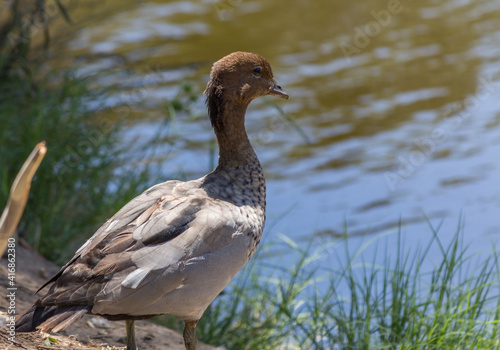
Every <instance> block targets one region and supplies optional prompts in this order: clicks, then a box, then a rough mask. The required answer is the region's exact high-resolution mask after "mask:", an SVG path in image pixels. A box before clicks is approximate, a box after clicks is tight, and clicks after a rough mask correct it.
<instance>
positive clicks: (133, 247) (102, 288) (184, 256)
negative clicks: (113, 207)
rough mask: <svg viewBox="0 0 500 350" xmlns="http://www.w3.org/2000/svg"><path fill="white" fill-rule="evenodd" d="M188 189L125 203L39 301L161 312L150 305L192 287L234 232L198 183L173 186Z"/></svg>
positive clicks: (156, 191) (162, 189)
mask: <svg viewBox="0 0 500 350" xmlns="http://www.w3.org/2000/svg"><path fill="white" fill-rule="evenodd" d="M188 184H189V183H179V182H167V183H164V184H160V185H158V186H155V187H153V188H151V189H150V190H148V191H146V192H144V193H143V194H141V195H140V196H138V197H136V198H135V199H134V200H132V201H131V202H130V203H128V204H127V205H126V206H124V207H123V208H122V209H121V210H120V211H119V212H118V213H117V214H115V215H114V216H113V217H112V218H111V219H110V220H108V222H106V223H105V224H104V225H103V226H102V227H101V228H100V229H99V230H98V231H97V232H96V233H95V234H94V236H93V237H92V238H90V239H89V241H88V242H87V243H86V244H85V245H84V246H83V247H82V248H81V249H80V250H79V251H78V252H77V254H76V255H75V257H74V258H73V259H72V260H71V261H70V262H69V263H68V264H67V265H66V266H65V267H63V268H62V269H61V271H60V273H59V274H58V275H56V276H55V277H54V278H53V279H52V281H53V282H54V284H53V285H52V286H51V288H50V290H49V292H48V293H47V295H46V296H44V297H43V298H41V299H40V301H39V304H40V305H67V306H69V305H93V310H92V312H94V313H99V314H144V313H145V312H148V311H149V310H150V311H151V312H153V311H155V310H156V311H157V312H153V313H152V314H155V313H156V314H159V313H163V312H161V310H158V309H157V308H156V306H155V305H156V304H155V302H156V301H157V300H159V299H160V298H162V297H163V296H164V295H165V294H167V293H169V292H171V291H175V290H176V289H178V288H181V287H182V286H183V285H186V283H190V280H193V276H194V275H193V273H194V272H195V271H200V269H193V264H195V265H196V264H203V266H205V267H208V266H209V265H210V263H211V261H212V263H213V261H214V259H213V257H212V255H213V254H212V253H211V252H213V251H215V250H217V249H224V247H225V246H227V245H229V244H230V243H231V242H232V241H233V240H234V239H233V237H234V234H235V233H237V232H238V224H237V223H236V222H235V221H234V220H232V219H231V217H232V216H233V214H234V213H232V212H231V208H223V207H221V206H224V204H223V203H220V202H218V201H217V200H214V199H212V198H209V197H207V196H206V194H205V192H204V191H203V190H201V189H199V188H197V187H196V186H193V188H192V189H191V190H189V191H178V190H177V189H176V187H177V186H178V185H179V187H183V186H184V185H188ZM221 213H225V214H224V215H221ZM224 216H228V218H226V219H225V218H224ZM234 251H235V250H234V249H233V252H234ZM211 254H212V255H211ZM241 254H243V251H242V252H241ZM241 254H240V255H241ZM239 260H241V259H239ZM239 260H238V261H239ZM245 262H246V261H245ZM239 268H241V267H239ZM239 268H238V269H237V270H239ZM201 270H203V269H201ZM237 270H236V272H237ZM210 271H211V270H210ZM236 272H234V273H233V272H232V271H231V276H230V277H227V278H224V280H227V281H224V286H225V284H227V282H229V280H230V278H232V276H234V274H235V273H236ZM224 286H222V288H223V287H224ZM217 288H219V286H217ZM217 288H216V289H217ZM174 294H175V293H174ZM217 294H218V292H217ZM210 301H211V300H210ZM150 306H153V308H149V309H148V307H150Z"/></svg>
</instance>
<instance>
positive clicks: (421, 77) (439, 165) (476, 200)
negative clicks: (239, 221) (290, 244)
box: [54, 0, 500, 247]
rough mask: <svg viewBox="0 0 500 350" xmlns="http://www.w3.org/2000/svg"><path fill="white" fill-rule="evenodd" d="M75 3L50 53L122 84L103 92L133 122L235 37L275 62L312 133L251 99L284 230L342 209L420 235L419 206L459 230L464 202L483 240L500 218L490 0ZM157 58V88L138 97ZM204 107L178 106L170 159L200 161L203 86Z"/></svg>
mask: <svg viewBox="0 0 500 350" xmlns="http://www.w3.org/2000/svg"><path fill="white" fill-rule="evenodd" d="M82 4H83V5H81V6H80V5H79V7H77V8H75V9H73V10H72V13H73V16H74V18H75V22H76V23H77V25H75V27H74V30H73V31H72V32H71V33H67V29H66V32H64V35H63V34H61V35H60V36H59V37H58V41H57V42H58V49H57V57H55V58H54V60H55V61H58V62H60V61H62V59H61V58H60V57H66V58H67V57H76V60H74V61H69V62H66V63H65V64H78V65H80V66H82V70H81V74H90V72H95V71H98V72H99V76H100V77H101V81H100V83H101V84H103V85H113V86H115V87H116V94H115V96H113V97H112V99H110V101H107V103H108V106H111V107H117V106H120V105H127V104H131V105H133V106H134V108H133V109H134V113H130V114H129V116H128V118H129V119H130V120H133V123H132V125H133V126H132V127H131V129H130V131H129V132H130V133H131V134H134V135H139V134H142V133H148V130H154V129H155V128H156V125H157V124H158V123H160V122H159V120H160V119H161V118H162V117H163V114H164V110H163V109H162V106H163V101H164V100H165V99H171V98H172V97H173V96H174V95H175V93H176V92H177V86H178V84H179V82H180V81H181V80H187V81H189V82H191V83H192V84H194V85H195V87H196V91H197V93H199V94H200V93H201V92H202V91H203V88H204V84H205V82H206V80H207V74H208V72H209V69H210V65H211V63H212V62H213V61H215V60H216V59H218V58H220V57H222V56H224V55H226V54H227V53H229V52H231V51H236V50H247V51H255V52H258V53H261V54H262V55H264V56H266V57H267V58H268V59H269V61H271V62H272V64H273V67H274V69H275V75H276V77H277V79H279V81H280V83H281V84H282V85H283V86H284V87H286V90H287V91H288V92H289V94H290V96H291V99H290V100H289V101H287V103H283V104H280V106H281V107H282V108H283V109H284V110H285V111H286V113H287V114H288V115H289V116H290V117H292V118H293V119H294V120H295V121H296V123H297V124H298V125H299V126H300V127H301V129H302V130H303V131H304V132H305V133H306V134H307V135H308V137H309V138H310V139H311V140H312V144H311V145H309V144H307V143H306V142H305V140H304V138H303V137H302V136H301V135H300V134H299V133H297V132H295V131H294V129H293V127H292V126H290V125H289V124H287V123H285V122H283V121H282V120H281V119H279V117H277V111H276V109H275V108H273V107H272V106H269V105H268V104H267V103H266V102H265V101H258V102H257V101H256V102H255V103H254V104H253V105H252V107H251V110H250V111H249V116H248V129H249V133H250V135H251V137H252V138H253V141H254V144H255V145H256V148H257V150H258V153H259V155H260V157H261V159H262V161H263V164H264V166H265V169H266V172H267V177H268V179H269V185H268V188H269V192H270V193H269V220H270V222H271V223H276V226H275V228H274V230H275V231H281V232H285V233H286V234H287V235H289V236H292V237H295V238H300V237H303V236H309V235H311V234H312V233H314V232H323V233H328V232H329V233H331V234H335V233H339V232H342V230H343V225H344V223H346V224H347V226H348V228H349V230H351V231H352V232H353V233H363V232H365V233H375V232H380V231H382V230H387V229H392V228H394V227H395V226H397V225H398V223H399V221H400V220H401V222H403V224H408V226H405V229H404V230H405V232H407V233H408V237H409V239H410V240H411V239H418V237H419V236H420V233H421V232H422V231H427V229H426V228H424V227H423V225H419V224H418V223H419V222H421V223H423V222H425V219H424V216H423V213H425V214H427V216H428V217H429V218H430V220H431V221H439V220H441V219H445V218H446V220H447V221H446V222H447V223H448V225H449V227H452V229H450V230H449V231H448V232H449V233H450V234H453V233H454V227H455V226H456V225H457V223H458V217H459V213H460V212H461V211H463V212H464V213H465V215H466V224H467V227H469V230H466V235H468V237H469V238H470V239H474V240H473V241H474V244H477V246H478V247H484V246H485V245H486V246H488V245H489V240H488V239H485V235H493V237H494V239H496V237H497V235H498V232H500V227H499V224H498V223H497V221H496V215H497V214H496V213H497V212H498V210H500V198H499V197H500V196H499V193H500V190H497V189H498V188H500V187H499V184H498V179H499V178H500V166H499V160H498V154H500V142H498V141H499V140H500V129H499V121H500V99H499V98H498V96H499V89H500V86H499V79H500V74H499V71H500V65H499V63H500V62H499V61H500V59H499V57H500V6H499V5H498V2H497V1H496V0H482V1H474V2H472V1H462V0H448V1H434V0H427V1H418V2H417V1H409V0H401V1H397V0H389V1H387V0H376V1H356V2H346V1H326V0H320V1H314V2H312V1H300V0H287V1H285V0H276V1H263V0H256V1H243V0H240V1H236V0H234V1H218V0H214V1H149V2H140V3H137V2H118V1H109V2H107V3H106V4H101V3H98V2H94V1H90V0H89V1H84V2H82ZM151 72H154V79H155V80H154V84H150V85H152V86H153V87H154V88H148V89H146V90H144V91H145V93H144V94H142V95H141V96H139V97H137V96H136V97H131V93H130V92H131V91H133V90H134V89H137V88H138V87H141V86H148V83H147V82H145V80H146V77H148V76H149V77H151ZM197 111H198V113H199V116H198V117H197V118H191V119H182V118H180V119H178V120H177V123H178V127H179V130H181V131H182V137H179V138H178V139H177V140H180V141H179V143H178V144H177V145H178V146H179V147H176V149H175V150H174V151H172V152H171V153H170V154H171V155H172V159H171V161H169V163H168V170H170V174H171V173H172V172H171V169H173V168H181V169H182V170H183V171H184V172H185V173H186V176H187V177H195V176H198V175H201V174H203V173H204V172H206V171H207V168H208V164H209V163H210V162H209V160H208V159H207V157H209V153H208V151H207V143H208V142H209V141H210V140H212V139H213V136H212V132H211V130H210V127H209V123H208V121H207V120H206V118H205V117H204V113H205V112H204V106H203V104H202V100H200V101H199V104H198V105H197ZM103 113H108V114H109V113H110V111H109V110H108V111H106V112H103ZM149 132H151V131H149ZM183 146H184V147H183ZM169 149H170V148H169ZM170 151H171V150H170ZM200 159H207V161H206V162H204V161H201V162H200ZM168 170H167V171H166V173H168ZM283 213H288V214H287V216H286V218H285V219H284V220H281V221H279V220H278V218H280V217H281V216H282V215H283ZM445 231H446V230H443V232H445ZM477 237H481V240H478V239H475V238H477ZM483 242H484V243H483Z"/></svg>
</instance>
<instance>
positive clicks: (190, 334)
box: [182, 320, 198, 350]
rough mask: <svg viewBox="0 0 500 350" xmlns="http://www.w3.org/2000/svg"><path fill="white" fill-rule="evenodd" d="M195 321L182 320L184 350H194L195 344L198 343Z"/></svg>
mask: <svg viewBox="0 0 500 350" xmlns="http://www.w3.org/2000/svg"><path fill="white" fill-rule="evenodd" d="M197 323H198V320H196V321H184V332H183V333H182V335H183V336H184V346H185V347H186V350H196V345H197V343H198V338H196V324H197Z"/></svg>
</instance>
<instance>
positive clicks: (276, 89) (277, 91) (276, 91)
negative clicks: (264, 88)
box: [269, 81, 288, 99]
mask: <svg viewBox="0 0 500 350" xmlns="http://www.w3.org/2000/svg"><path fill="white" fill-rule="evenodd" d="M269 95H271V96H276V97H281V98H284V99H287V98H288V94H287V93H286V92H285V90H283V89H282V88H281V86H279V84H278V83H277V82H276V81H275V82H274V86H273V88H272V89H271V91H269Z"/></svg>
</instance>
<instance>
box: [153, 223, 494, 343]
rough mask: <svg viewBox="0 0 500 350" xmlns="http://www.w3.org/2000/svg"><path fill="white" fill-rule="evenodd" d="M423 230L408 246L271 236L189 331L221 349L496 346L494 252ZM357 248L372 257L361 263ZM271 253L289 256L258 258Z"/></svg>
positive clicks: (393, 239)
mask: <svg viewBox="0 0 500 350" xmlns="http://www.w3.org/2000/svg"><path fill="white" fill-rule="evenodd" d="M430 230H431V233H432V234H433V236H432V238H431V239H430V240H429V242H427V243H426V244H423V245H422V246H421V247H414V246H413V247H411V249H410V248H408V247H406V246H405V244H404V243H403V240H402V237H404V233H401V232H399V233H395V234H392V235H390V236H388V237H385V238H374V239H371V240H370V241H368V242H367V243H363V245H361V246H360V247H357V248H356V249H355V248H353V247H351V246H350V245H351V244H352V243H351V241H350V240H349V239H347V238H345V239H341V240H337V241H332V242H329V243H328V244H325V243H324V242H323V244H321V246H320V247H318V245H317V244H316V245H314V246H313V245H312V244H308V245H306V246H305V247H303V246H302V245H300V244H297V243H294V242H293V241H291V240H289V239H288V238H286V237H284V236H281V238H280V239H278V240H276V242H274V243H272V244H266V245H265V246H264V247H261V250H260V253H259V254H260V256H259V257H258V258H257V259H255V258H254V259H253V260H252V261H251V262H250V263H249V265H248V266H246V267H245V268H244V270H243V271H242V272H241V273H240V274H239V275H238V276H237V278H236V279H235V280H234V281H233V282H232V283H231V284H230V286H229V287H228V288H227V289H226V291H225V293H223V294H221V295H220V296H219V297H218V298H217V300H216V301H215V302H214V304H213V305H212V306H211V307H210V308H209V309H208V310H207V311H206V312H205V314H204V316H203V317H202V319H201V321H200V323H199V325H198V336H199V337H200V339H202V340H203V341H205V342H207V343H210V344H214V345H221V346H224V347H226V348H227V349H264V350H265V349H346V350H347V349H349V350H350V349H353V350H354V349H394V350H396V349H400V350H402V349H450V350H451V349H485V350H486V349H487V350H492V349H499V348H500V345H499V344H500V329H499V326H498V322H499V320H500V298H499V290H500V288H499V287H500V285H499V281H500V269H499V267H500V265H499V262H498V255H497V253H496V251H494V250H492V251H490V252H485V253H482V254H472V253H471V254H468V253H467V248H466V247H463V246H462V245H461V239H462V237H463V233H462V232H461V230H460V229H459V230H458V231H457V233H456V234H455V235H454V237H453V238H452V239H451V240H450V241H449V242H447V243H446V244H445V243H444V242H442V241H441V240H440V238H439V236H438V231H439V230H438V229H435V228H433V227H431V228H430ZM367 246H370V250H371V251H375V252H376V253H375V254H374V256H375V257H376V256H378V257H379V258H378V260H380V257H385V258H384V259H382V260H383V262H382V263H380V261H378V260H377V259H376V258H374V259H373V260H372V261H371V262H367V261H364V260H363V254H362V251H364V250H365V249H366V248H367ZM313 247H316V248H314V249H313ZM380 247H382V248H380ZM277 251H288V252H291V253H289V255H291V256H288V257H286V258H283V259H281V260H280V259H270V258H266V257H265V256H266V255H267V256H276V252H277ZM431 251H432V252H433V253H432V257H431V256H430V254H431V253H430V252H431ZM436 251H438V252H439V254H436ZM271 253H272V254H271ZM327 256H329V258H326V257H327ZM332 256H333V257H335V256H336V257H337V258H336V259H335V260H336V261H337V262H336V264H335V267H329V268H326V269H325V268H324V265H325V259H327V260H326V261H331V258H332ZM328 259H330V260H328ZM273 261H274V263H273ZM276 261H284V262H283V263H278V264H277V263H276ZM290 261H294V263H293V264H292V265H291V264H290ZM430 261H432V263H430ZM160 321H162V322H163V323H166V324H169V326H171V327H174V328H177V329H179V330H180V329H181V328H182V324H181V323H180V322H178V321H175V320H174V319H172V318H169V317H164V318H161V319H160Z"/></svg>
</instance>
